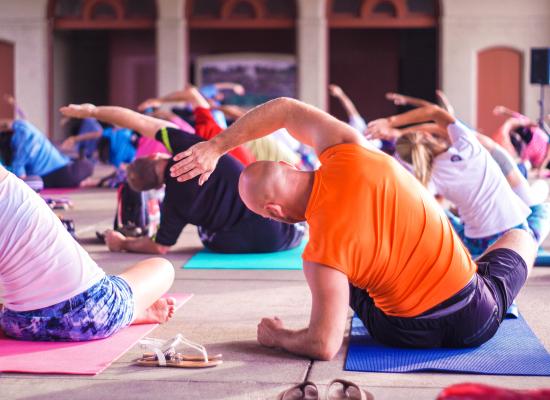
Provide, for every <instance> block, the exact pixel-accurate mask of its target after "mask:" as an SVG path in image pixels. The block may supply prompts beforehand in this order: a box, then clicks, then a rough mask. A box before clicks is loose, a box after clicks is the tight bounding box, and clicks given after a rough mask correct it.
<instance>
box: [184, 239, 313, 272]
mask: <svg viewBox="0 0 550 400" xmlns="http://www.w3.org/2000/svg"><path fill="white" fill-rule="evenodd" d="M304 247H305V243H304V244H302V245H301V246H298V247H296V248H294V249H292V250H285V251H278V252H276V253H245V254H221V253H214V252H212V251H210V250H206V249H204V250H201V251H199V252H198V253H197V254H195V255H194V256H193V257H191V259H190V260H189V261H188V262H187V263H186V264H184V266H183V268H185V269H260V270H261V269H269V270H273V269H280V270H285V269H302V252H303V251H304Z"/></svg>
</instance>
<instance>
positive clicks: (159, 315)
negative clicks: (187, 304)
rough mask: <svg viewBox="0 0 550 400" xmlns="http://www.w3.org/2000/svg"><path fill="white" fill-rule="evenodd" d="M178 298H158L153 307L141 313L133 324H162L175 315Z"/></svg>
mask: <svg viewBox="0 0 550 400" xmlns="http://www.w3.org/2000/svg"><path fill="white" fill-rule="evenodd" d="M175 306H176V299H174V298H173V297H168V298H162V299H158V300H157V301H156V302H155V303H153V305H152V306H151V307H149V308H148V309H147V310H145V311H143V312H142V313H140V314H139V315H138V316H137V317H136V319H134V322H132V324H133V325H137V324H157V323H158V324H162V323H164V322H166V321H168V320H169V319H170V318H172V317H173V316H174V311H175Z"/></svg>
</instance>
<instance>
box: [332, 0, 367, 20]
mask: <svg viewBox="0 0 550 400" xmlns="http://www.w3.org/2000/svg"><path fill="white" fill-rule="evenodd" d="M361 4H362V2H361V0H334V2H333V3H332V12H333V13H334V14H353V15H354V16H356V17H359V16H360V15H361Z"/></svg>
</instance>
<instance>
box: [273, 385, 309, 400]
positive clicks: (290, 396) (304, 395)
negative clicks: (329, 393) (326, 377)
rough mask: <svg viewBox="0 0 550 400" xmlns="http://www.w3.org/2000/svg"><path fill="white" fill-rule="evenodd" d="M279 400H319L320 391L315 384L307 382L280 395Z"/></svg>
mask: <svg viewBox="0 0 550 400" xmlns="http://www.w3.org/2000/svg"><path fill="white" fill-rule="evenodd" d="M277 400H319V390H318V389H317V386H316V385H315V383H313V382H310V381H305V382H302V383H300V384H298V385H295V386H292V387H291V388H290V389H287V390H285V391H284V392H282V393H280V394H279V396H277Z"/></svg>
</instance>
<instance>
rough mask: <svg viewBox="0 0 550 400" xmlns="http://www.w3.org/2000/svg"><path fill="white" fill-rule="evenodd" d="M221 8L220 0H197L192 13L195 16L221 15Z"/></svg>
mask: <svg viewBox="0 0 550 400" xmlns="http://www.w3.org/2000/svg"><path fill="white" fill-rule="evenodd" d="M188 1H189V0H188ZM220 8H221V1H220V0H195V1H194V2H193V10H192V11H191V14H192V15H193V16H194V17H219V15H220Z"/></svg>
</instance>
